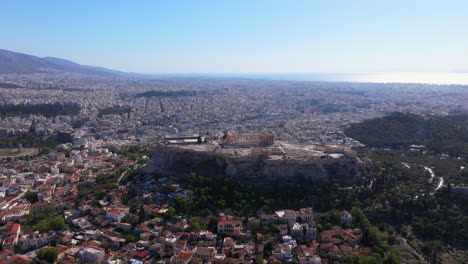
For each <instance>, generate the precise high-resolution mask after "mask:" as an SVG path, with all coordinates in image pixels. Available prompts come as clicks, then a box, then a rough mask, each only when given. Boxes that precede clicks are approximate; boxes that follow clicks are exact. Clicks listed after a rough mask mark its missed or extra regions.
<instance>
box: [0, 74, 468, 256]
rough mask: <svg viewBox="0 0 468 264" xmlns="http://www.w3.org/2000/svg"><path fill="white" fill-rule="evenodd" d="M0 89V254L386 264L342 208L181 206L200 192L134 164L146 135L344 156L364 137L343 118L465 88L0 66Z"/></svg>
mask: <svg viewBox="0 0 468 264" xmlns="http://www.w3.org/2000/svg"><path fill="white" fill-rule="evenodd" d="M0 92H1V93H0V95H1V98H2V105H1V106H0V110H2V111H1V115H2V117H1V121H0V126H1V129H0V132H1V134H2V137H3V140H2V142H3V143H2V144H3V146H2V147H4V148H3V149H2V150H3V151H2V152H3V153H2V157H3V164H2V166H1V175H2V176H1V178H0V181H1V186H2V187H1V190H0V196H1V199H2V200H1V205H2V207H1V208H2V209H1V211H2V213H1V220H2V223H3V224H4V226H3V228H2V231H1V234H2V249H3V251H1V254H0V255H1V256H2V259H3V260H2V262H4V263H31V262H34V261H39V260H40V261H46V262H49V263H52V262H56V261H58V262H59V263H110V264H119V263H127V262H129V263H133V264H138V263H172V264H186V263H253V262H255V263H264V262H268V263H272V264H273V263H278V262H283V263H285V262H294V263H301V264H318V263H334V261H345V262H346V261H352V259H353V257H354V258H355V257H356V256H364V257H365V256H373V255H372V254H375V252H376V250H377V252H378V251H379V250H383V251H384V252H387V253H385V254H384V257H383V258H384V259H385V261H386V262H385V263H393V262H391V261H396V258H397V255H395V254H396V253H395V252H396V251H395V249H391V250H390V251H388V245H383V244H382V243H383V242H382V241H380V240H379V238H377V237H378V235H377V234H376V233H373V232H378V231H375V230H374V229H375V227H373V226H372V225H371V224H369V221H368V220H367V219H366V217H365V215H363V213H362V212H361V211H359V209H356V208H354V207H353V211H351V208H337V209H338V210H336V209H335V211H333V210H332V211H322V212H318V213H317V212H315V210H314V208H312V207H304V208H282V210H277V209H278V208H274V207H270V209H269V210H270V211H268V209H267V208H268V207H264V209H261V210H260V211H258V212H257V213H256V214H254V215H250V216H249V215H236V214H233V212H232V211H231V212H230V213H229V210H228V211H227V213H226V211H224V210H221V211H217V212H218V213H217V214H213V212H212V211H206V210H205V211H201V212H189V211H187V210H186V209H184V208H186V206H187V205H186V203H188V202H190V201H191V200H192V199H198V198H200V197H197V196H196V195H195V194H194V190H192V189H190V186H189V185H186V184H183V180H182V179H177V178H173V177H169V178H168V177H164V176H156V177H155V176H154V175H153V174H142V173H141V171H140V169H141V168H144V167H145V166H146V165H145V164H146V163H148V161H149V159H150V157H151V156H152V155H156V156H157V155H158V151H156V152H155V153H154V154H153V152H154V151H155V150H157V145H158V144H166V145H167V144H169V145H174V147H177V148H181V149H192V150H198V151H216V152H218V153H222V154H223V155H228V156H229V155H231V156H232V155H234V153H235V155H241V156H245V155H253V153H255V152H256V151H257V152H258V150H257V149H258V147H263V151H265V150H267V149H268V151H269V154H268V158H269V159H280V160H281V159H291V158H292V159H296V158H301V159H305V160H308V159H311V158H313V157H317V158H320V157H321V159H323V158H325V159H327V158H332V159H333V158H335V159H336V158H342V157H344V156H346V157H348V158H349V157H356V153H355V151H352V150H351V148H356V147H358V148H362V147H363V146H364V145H363V144H361V143H360V142H358V141H356V140H354V139H352V138H350V137H347V136H346V135H345V134H344V130H345V128H346V127H349V125H350V124H352V123H358V122H361V121H363V120H367V119H371V118H376V117H381V116H383V115H386V114H389V113H392V112H411V113H417V114H422V115H427V116H432V115H435V116H443V115H447V114H454V113H463V112H466V110H467V107H468V105H467V102H468V98H467V93H466V87H465V86H457V85H423V84H403V83H401V84H373V83H327V82H292V81H268V80H249V79H224V78H211V79H210V78H188V77H186V78H183V77H179V78H175V77H161V78H148V77H122V76H112V77H109V76H94V75H84V74H77V73H34V74H3V75H1V76H0ZM43 108H44V109H45V110H44V109H43ZM254 131H258V132H255V133H258V134H248V133H252V132H254ZM263 134H264V135H267V134H268V135H271V136H268V137H266V138H265V136H264V135H263ZM30 137H34V138H35V140H36V141H32V142H31V141H28V139H30ZM273 138H274V139H273ZM49 140H50V141H51V142H49V143H47V142H48V141H49ZM257 140H259V141H257ZM254 141H255V142H254ZM34 142H39V145H34V144H36V143H34ZM223 142H225V143H223ZM46 143H47V144H46ZM180 144H182V145H180ZM200 144H201V145H200ZM233 146H235V148H234V149H233V148H232V147H233ZM254 146H257V148H252V147H254ZM226 147H229V148H226ZM246 147H247V148H246ZM223 149H224V150H223ZM286 153H288V154H286ZM304 153H309V154H307V155H308V156H307V155H306V154H304ZM343 154H344V156H343ZM304 155H306V156H304ZM315 159H316V158H315ZM407 166H408V167H409V165H407ZM462 170H463V168H462ZM152 175H153V176H152ZM441 184H443V178H442V177H440V184H436V185H437V188H436V189H435V190H437V189H438V188H440V187H441ZM272 209H273V210H272ZM346 210H350V211H346ZM355 214H358V215H357V217H356V216H355ZM392 239H395V237H394V238H392ZM372 240H373V241H372ZM387 240H388V238H387ZM369 241H372V242H369ZM397 241H398V242H394V241H393V243H397V244H400V247H402V248H403V250H406V251H407V252H409V253H407V254H410V255H414V256H413V257H414V258H415V259H416V260H417V261H425V260H424V257H422V256H421V253H418V252H416V251H414V249H413V248H411V247H410V246H408V245H407V244H406V242H405V240H404V239H403V238H398V239H397ZM370 243H373V244H374V246H373V247H372V245H370ZM376 245H377V248H381V249H376ZM379 246H380V247H379ZM388 252H390V253H388ZM398 258H399V257H398ZM346 263H348V262H346Z"/></svg>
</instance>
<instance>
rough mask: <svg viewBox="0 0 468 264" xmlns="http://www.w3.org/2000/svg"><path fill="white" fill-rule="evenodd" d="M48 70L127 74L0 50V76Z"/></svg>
mask: <svg viewBox="0 0 468 264" xmlns="http://www.w3.org/2000/svg"><path fill="white" fill-rule="evenodd" d="M50 70H56V71H62V72H73V73H82V74H91V75H103V76H112V75H128V74H129V73H124V72H120V71H115V70H109V69H106V68H102V67H95V66H87V65H81V64H78V63H75V62H73V61H69V60H65V59H60V58H53V57H45V58H40V57H36V56H32V55H27V54H23V53H18V52H13V51H8V50H2V49H0V74H5V73H40V72H47V71H50Z"/></svg>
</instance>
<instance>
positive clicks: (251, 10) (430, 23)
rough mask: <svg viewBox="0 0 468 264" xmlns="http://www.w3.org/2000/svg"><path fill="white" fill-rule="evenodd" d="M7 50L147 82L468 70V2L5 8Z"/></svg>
mask: <svg viewBox="0 0 468 264" xmlns="http://www.w3.org/2000/svg"><path fill="white" fill-rule="evenodd" d="M0 12H1V17H0V29H1V30H0V48H2V49H7V50H12V51H17V52H23V53H28V54H32V55H36V56H41V57H43V56H53V57H60V58H65V59H70V60H73V61H76V62H78V63H81V64H88V65H96V66H104V67H108V68H113V69H118V70H126V71H133V72H148V73H160V72H163V73H167V72H174V73H177V72H180V73H190V72H192V73H216V72H224V73H226V72H232V73H234V72H259V73H261V72H329V73H334V72H338V73H361V72H382V71H445V72H447V71H454V70H467V69H468V1H466V0H459V1H451V0H444V1H442V0H437V1H433V0H403V1H399V0H388V1H385V0H369V1H359V0H342V1H334V0H323V1H319V0H305V1H296V0H284V1H275V0H265V1H255V0H246V1H242V0H232V1H229V0H213V1H203V0H199V1H182V0H167V1H157V0H151V1H116V0H112V1H101V0H92V1H83V0H79V1H64V0H58V1H47V0H41V1H38V0H30V1H22V0H4V1H2V2H1V5H0Z"/></svg>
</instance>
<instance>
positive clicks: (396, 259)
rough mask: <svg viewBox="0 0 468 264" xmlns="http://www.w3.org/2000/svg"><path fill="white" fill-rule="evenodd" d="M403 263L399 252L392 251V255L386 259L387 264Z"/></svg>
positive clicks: (389, 254)
mask: <svg viewBox="0 0 468 264" xmlns="http://www.w3.org/2000/svg"><path fill="white" fill-rule="evenodd" d="M400 261H401V257H400V254H399V253H398V251H396V250H394V249H391V250H390V253H388V255H387V257H386V258H385V262H384V263H385V264H398V263H400Z"/></svg>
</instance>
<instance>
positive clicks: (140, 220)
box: [138, 205, 145, 224]
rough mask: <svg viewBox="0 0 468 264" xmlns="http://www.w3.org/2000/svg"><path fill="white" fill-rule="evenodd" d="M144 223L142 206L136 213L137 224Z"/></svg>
mask: <svg viewBox="0 0 468 264" xmlns="http://www.w3.org/2000/svg"><path fill="white" fill-rule="evenodd" d="M143 221H145V208H143V205H140V210H139V211H138V223H140V224H141V223H142V222H143Z"/></svg>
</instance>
